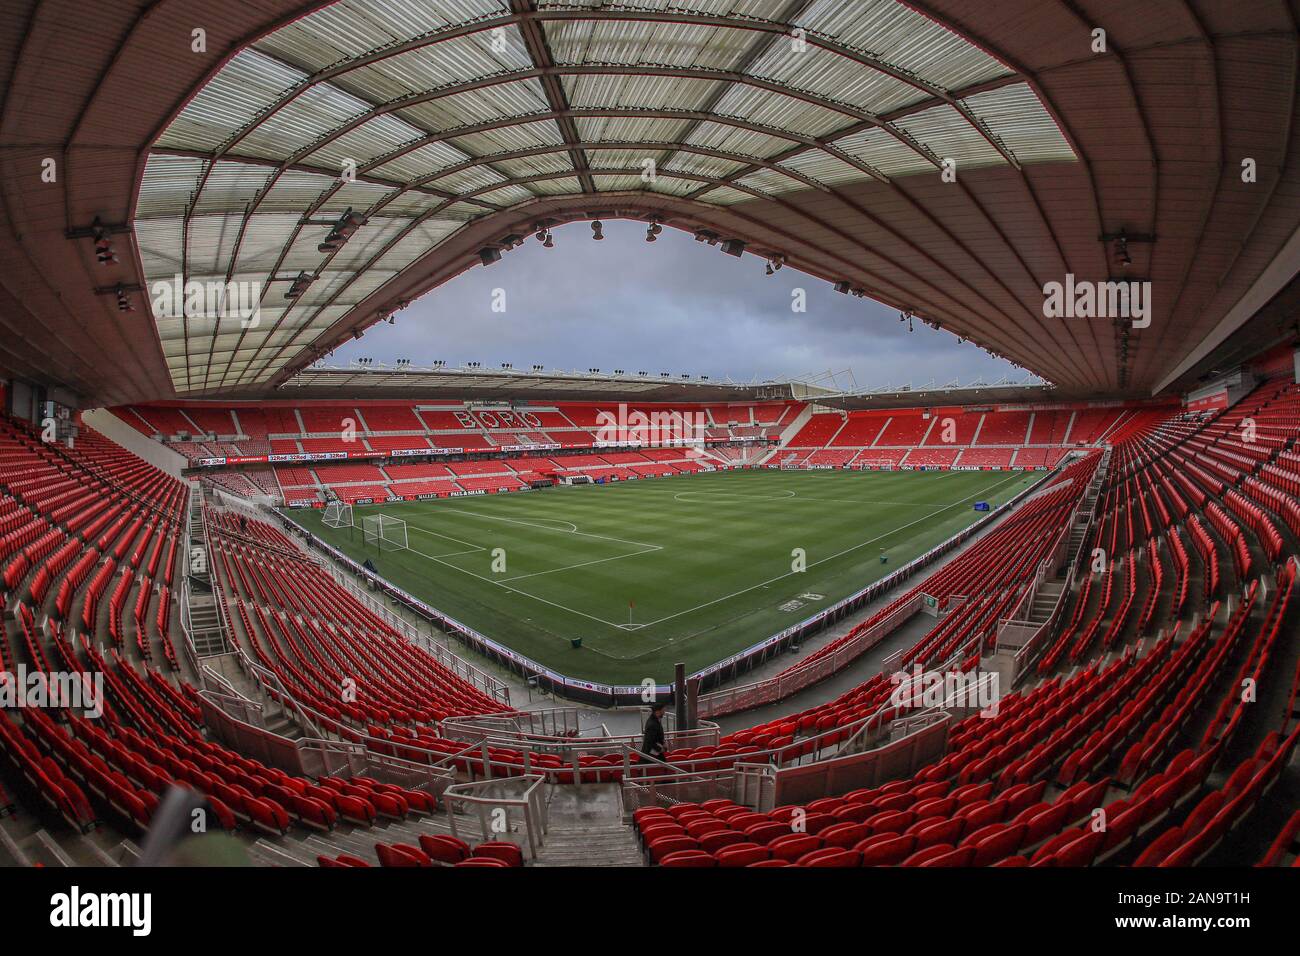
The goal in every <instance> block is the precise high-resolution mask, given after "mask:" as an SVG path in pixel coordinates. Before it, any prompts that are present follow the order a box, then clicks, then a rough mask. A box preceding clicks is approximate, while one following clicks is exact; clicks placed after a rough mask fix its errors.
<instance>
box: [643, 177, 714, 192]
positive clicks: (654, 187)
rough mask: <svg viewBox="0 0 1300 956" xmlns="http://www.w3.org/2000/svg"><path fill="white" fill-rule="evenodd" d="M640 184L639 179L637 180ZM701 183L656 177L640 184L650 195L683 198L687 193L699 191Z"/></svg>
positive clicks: (692, 180) (693, 180) (691, 180)
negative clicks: (665, 194)
mask: <svg viewBox="0 0 1300 956" xmlns="http://www.w3.org/2000/svg"><path fill="white" fill-rule="evenodd" d="M637 180H638V182H640V177H638V178H637ZM702 185H704V184H703V183H701V182H699V181H698V180H695V179H680V178H678V177H676V176H667V175H663V176H657V177H655V179H654V180H652V181H651V182H648V183H641V188H642V189H648V190H649V191H650V192H652V193H667V194H668V195H670V196H685V195H686V194H687V193H689V192H694V191H695V190H697V189H699V188H700V187H701V186H702Z"/></svg>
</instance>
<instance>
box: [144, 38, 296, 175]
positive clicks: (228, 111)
mask: <svg viewBox="0 0 1300 956" xmlns="http://www.w3.org/2000/svg"><path fill="white" fill-rule="evenodd" d="M304 77H305V74H304V73H302V72H301V71H300V70H295V69H293V68H292V67H289V66H286V65H285V64H283V63H279V62H277V61H275V60H272V59H271V58H269V57H266V56H263V55H262V54H260V53H258V52H257V51H256V50H251V49H250V50H241V51H240V52H239V53H237V54H236V55H235V56H234V57H232V58H231V60H230V62H229V63H227V64H226V65H225V67H223V68H222V70H221V72H219V73H218V74H217V75H216V76H214V77H213V78H212V79H211V80H210V81H209V82H208V83H206V84H205V85H204V86H203V87H202V88H201V89H200V90H198V92H196V93H195V94H194V97H193V98H192V99H191V100H190V101H189V102H188V103H186V104H185V108H184V109H183V110H181V112H180V114H179V115H178V116H177V117H176V119H175V120H173V121H172V123H171V124H170V125H169V126H168V127H167V129H166V130H164V131H163V134H162V135H161V136H160V137H158V142H157V143H156V144H155V145H157V146H159V147H169V146H170V147H175V148H178V149H199V150H207V151H211V150H214V149H216V148H217V147H218V146H220V145H221V144H222V143H224V142H225V141H226V140H227V139H229V138H230V135H231V133H232V132H234V131H235V130H239V129H242V128H243V127H244V126H245V125H246V124H248V123H249V122H251V121H252V120H253V118H254V117H256V116H257V114H258V113H259V112H261V111H262V110H264V109H265V108H266V107H267V106H269V105H270V104H272V103H274V102H276V101H277V100H278V99H280V97H281V96H282V95H283V94H284V93H285V92H286V91H287V90H290V89H292V88H293V87H295V86H297V85H298V84H299V83H301V82H302V80H303V79H304Z"/></svg>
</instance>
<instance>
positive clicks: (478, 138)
mask: <svg viewBox="0 0 1300 956" xmlns="http://www.w3.org/2000/svg"><path fill="white" fill-rule="evenodd" d="M452 132H454V130H453V131H452ZM563 142H564V137H563V136H562V135H561V134H560V128H559V127H558V126H557V125H555V120H553V119H539V120H536V121H532V122H527V123H518V124H515V125H511V126H502V127H500V128H498V129H492V130H485V131H483V132H479V133H466V134H464V135H462V136H457V137H456V138H455V139H453V140H452V143H453V144H454V145H455V146H457V147H459V148H460V149H463V150H465V151H466V152H469V153H472V154H473V155H475V156H483V155H485V154H487V153H506V152H509V151H511V150H514V149H529V148H531V147H533V146H559V145H560V144H562V143H563Z"/></svg>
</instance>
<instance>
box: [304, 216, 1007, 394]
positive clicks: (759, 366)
mask: <svg viewBox="0 0 1300 956" xmlns="http://www.w3.org/2000/svg"><path fill="white" fill-rule="evenodd" d="M604 232H605V240H604V241H603V242H594V241H593V240H592V239H591V227H590V225H589V224H587V223H573V224H570V225H568V226H565V227H562V228H559V229H556V230H555V231H554V236H555V248H554V249H546V248H543V246H542V244H541V243H539V242H537V241H536V240H535V239H532V238H530V239H529V240H528V241H527V242H526V243H525V245H524V246H523V247H522V248H519V249H515V250H513V251H511V252H507V253H506V254H505V255H504V257H503V258H502V260H501V261H500V262H498V263H496V264H494V265H492V266H489V267H486V268H478V267H476V268H474V269H471V270H469V271H468V272H466V273H463V274H462V275H460V276H458V277H457V278H455V279H453V280H451V281H450V282H448V283H446V284H445V285H443V286H441V287H440V288H438V289H435V290H434V291H432V292H430V293H429V294H428V295H426V296H424V297H423V298H422V299H420V300H419V301H417V302H415V303H414V304H412V305H411V306H410V307H409V308H408V309H406V310H405V311H404V312H402V313H400V314H399V315H398V316H397V324H396V325H395V326H388V325H382V324H381V325H377V326H375V327H373V328H371V329H370V331H369V332H367V333H366V336H365V338H364V339H363V340H361V341H357V342H349V343H348V344H347V345H345V346H342V347H340V348H339V349H338V350H337V351H336V352H335V353H334V355H333V356H332V358H331V359H330V361H331V362H346V361H348V360H350V359H354V358H359V357H361V356H371V357H373V358H375V359H379V360H382V361H385V362H391V361H393V360H395V359H398V358H409V359H411V360H412V362H413V363H414V364H416V365H427V364H429V363H431V362H433V361H434V360H436V359H441V360H443V361H445V362H447V364H449V365H463V364H464V363H465V362H470V361H477V362H482V363H483V365H485V366H488V367H497V366H499V365H500V364H501V363H502V362H511V363H513V364H514V366H515V368H527V367H528V366H530V365H533V364H540V365H544V366H546V367H547V368H548V369H552V368H559V369H565V370H573V369H581V370H584V371H585V370H586V369H588V368H600V369H603V370H605V371H612V370H614V369H616V368H621V369H625V370H627V371H640V370H645V371H649V372H651V373H658V372H661V371H666V372H672V373H674V374H677V373H683V372H685V373H688V374H691V375H709V376H710V377H711V378H713V379H714V380H721V379H725V378H727V377H730V378H732V379H734V380H736V381H750V380H752V379H759V380H766V379H789V378H792V377H803V376H808V375H820V374H823V373H825V372H827V371H833V372H836V373H840V372H844V371H845V370H850V371H851V372H852V374H853V375H854V377H855V378H856V381H857V383H858V386H859V387H870V386H874V385H881V384H885V383H890V384H900V383H904V382H913V383H915V384H917V385H920V384H923V383H924V382H927V381H929V380H930V379H935V380H937V381H938V382H940V383H944V382H948V381H951V380H952V379H959V380H960V381H961V382H962V383H965V382H968V381H970V380H972V379H974V378H976V377H981V376H982V377H983V378H985V379H995V378H998V377H1001V376H1002V375H1004V374H1006V373H1007V372H1009V371H1011V366H1010V365H1008V364H1007V363H1005V362H1003V361H1001V360H998V359H994V358H992V357H991V356H989V355H988V354H987V353H985V352H983V351H982V350H980V349H978V348H976V347H975V346H973V345H971V344H969V343H966V344H965V345H958V344H957V340H956V338H954V337H953V336H952V335H951V334H949V333H947V332H936V331H934V330H932V329H928V328H926V327H925V326H923V325H921V324H920V323H919V322H918V323H916V330H915V331H914V332H912V333H908V331H907V329H906V326H904V325H903V324H901V323H900V322H899V321H898V313H897V312H895V311H893V310H891V309H889V308H887V307H886V306H883V305H881V304H879V303H877V302H873V301H871V300H869V299H855V298H852V297H851V296H844V295H840V294H838V293H836V292H834V291H833V290H832V289H831V287H830V286H829V285H828V284H827V283H826V282H823V281H822V280H820V279H814V278H812V277H810V276H807V275H805V274H803V273H801V272H796V271H795V270H793V269H783V270H781V271H779V272H778V273H777V274H776V275H774V276H765V275H764V264H763V261H762V260H761V259H758V258H757V257H755V256H749V255H747V256H744V257H743V258H740V259H735V258H733V257H731V256H726V255H723V254H722V252H721V251H719V250H718V249H717V248H710V247H708V246H706V245H703V244H701V243H697V242H695V241H694V240H693V239H692V238H691V237H690V236H689V235H686V234H685V233H682V232H680V231H678V230H676V229H666V230H664V232H663V233H662V234H661V235H660V236H659V240H658V241H657V242H655V243H653V244H649V243H647V242H646V241H645V226H644V225H638V224H637V223H632V222H609V223H605V230H604ZM795 288H802V289H805V290H806V292H807V312H805V313H803V314H798V313H795V312H793V311H792V310H791V307H790V303H791V293H792V291H793V290H794V289H795ZM498 289H499V290H501V291H502V292H503V293H504V295H505V305H506V311H505V312H504V313H497V312H493V311H492V302H493V296H494V292H495V290H498ZM848 383H849V379H848V377H847V376H844V377H842V378H841V379H840V386H841V387H846V386H847V385H848Z"/></svg>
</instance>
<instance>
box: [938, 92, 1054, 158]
mask: <svg viewBox="0 0 1300 956" xmlns="http://www.w3.org/2000/svg"><path fill="white" fill-rule="evenodd" d="M963 102H964V103H965V104H966V106H967V107H968V108H969V109H970V111H971V112H972V113H974V114H975V116H976V118H977V119H980V120H982V121H983V122H984V123H986V124H987V125H988V127H989V129H990V130H992V131H993V132H994V133H996V134H997V135H998V136H999V137H1000V138H1001V140H1002V142H1003V143H1004V144H1006V146H1007V147H1008V148H1009V149H1010V150H1011V152H1012V153H1014V154H1015V157H1016V159H1018V160H1019V161H1020V162H1021V163H1049V162H1062V161H1065V162H1068V161H1071V160H1074V159H1077V158H1078V157H1076V156H1075V155H1074V150H1072V149H1071V148H1070V144H1069V143H1068V142H1067V141H1066V139H1065V136H1064V135H1063V134H1062V133H1061V129H1060V127H1059V126H1057V125H1056V121H1055V120H1054V119H1052V116H1051V114H1050V113H1048V112H1047V109H1046V108H1045V107H1044V106H1043V104H1042V102H1041V101H1040V100H1039V99H1038V96H1037V94H1035V93H1034V91H1033V90H1032V89H1031V88H1030V86H1029V84H1028V83H1017V84H1015V85H1014V86H1004V87H1002V88H1001V89H1000V90H990V91H989V92H987V93H979V94H976V95H975V96H971V97H967V98H966V99H965V100H964V101H963Z"/></svg>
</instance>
